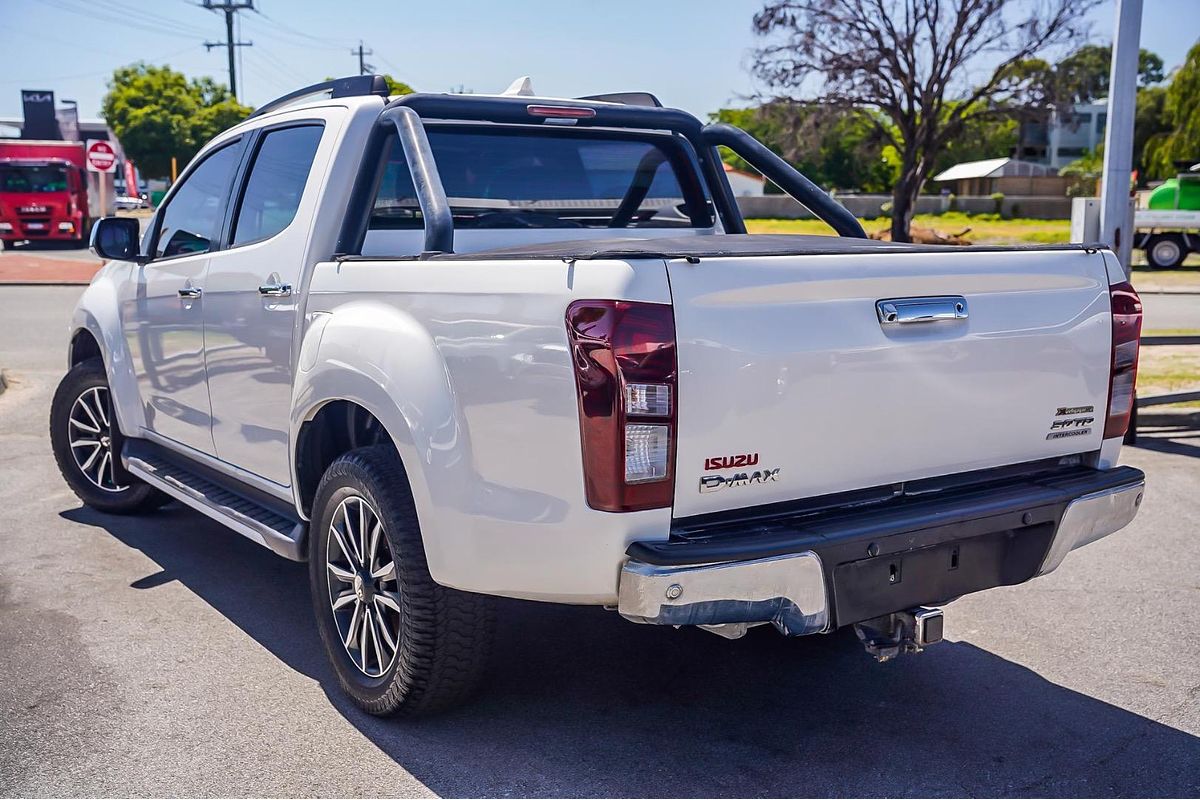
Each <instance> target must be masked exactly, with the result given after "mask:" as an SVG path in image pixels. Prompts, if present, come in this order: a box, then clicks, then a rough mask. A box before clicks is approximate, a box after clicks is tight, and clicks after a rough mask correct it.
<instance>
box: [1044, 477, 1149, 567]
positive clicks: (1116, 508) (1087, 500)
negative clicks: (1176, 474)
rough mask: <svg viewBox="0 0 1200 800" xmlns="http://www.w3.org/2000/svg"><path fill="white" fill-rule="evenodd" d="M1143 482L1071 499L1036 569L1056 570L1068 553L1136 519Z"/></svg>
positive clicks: (1142, 491)
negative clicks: (1040, 563)
mask: <svg viewBox="0 0 1200 800" xmlns="http://www.w3.org/2000/svg"><path fill="white" fill-rule="evenodd" d="M1145 489H1146V482H1145V481H1138V482H1137V483H1133V484H1129V485H1128V486H1121V487H1118V488H1116V489H1106V490H1105V491H1102V492H1096V493H1095V494H1089V495H1084V496H1083V497H1080V498H1078V499H1076V500H1072V501H1071V502H1070V504H1069V505H1067V510H1066V511H1064V512H1063V516H1062V520H1061V521H1060V522H1059V523H1058V530H1057V531H1056V532H1055V534H1054V541H1052V542H1051V543H1050V549H1049V550H1048V551H1047V552H1046V558H1045V559H1043V561H1042V566H1041V567H1040V568H1039V569H1038V575H1045V574H1046V573H1048V572H1053V571H1054V570H1056V569H1058V565H1059V564H1061V563H1062V561H1063V559H1064V558H1066V556H1067V553H1069V552H1071V551H1072V550H1075V549H1076V548H1079V547H1083V546H1084V545H1085V544H1091V543H1092V542H1094V541H1096V540H1097V539H1103V538H1104V537H1105V536H1108V535H1109V534H1110V533H1116V532H1117V531H1119V530H1121V528H1124V527H1125V526H1126V525H1128V524H1129V523H1130V522H1132V521H1133V518H1134V517H1135V516H1137V512H1138V508H1139V507H1141V504H1142V494H1143V493H1144V492H1145Z"/></svg>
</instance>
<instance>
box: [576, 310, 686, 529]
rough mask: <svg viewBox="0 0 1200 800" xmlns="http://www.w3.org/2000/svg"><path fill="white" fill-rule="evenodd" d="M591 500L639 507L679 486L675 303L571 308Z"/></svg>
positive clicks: (657, 503) (657, 502) (608, 506)
mask: <svg viewBox="0 0 1200 800" xmlns="http://www.w3.org/2000/svg"><path fill="white" fill-rule="evenodd" d="M567 336H568V337H569V339H570V341H571V359H572V361H573V362H574V366H575V385H576V387H577V389H578V391H579V427H580V435H581V438H582V442H583V474H584V484H585V487H586V490H587V500H588V505H589V506H591V507H592V508H595V509H599V510H601V511H640V510H642V509H647V508H663V507H665V506H669V505H671V502H672V496H673V495H674V490H675V476H674V472H675V428H676V426H675V419H676V409H677V408H678V406H679V397H678V395H677V393H676V388H677V387H676V380H675V318H674V316H673V315H672V313H671V307H670V306H668V305H661V304H658V303H633V302H625V301H619V300H580V301H578V302H575V303H572V304H571V305H570V306H569V307H568V308H567Z"/></svg>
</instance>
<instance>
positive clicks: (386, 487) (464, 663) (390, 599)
mask: <svg viewBox="0 0 1200 800" xmlns="http://www.w3.org/2000/svg"><path fill="white" fill-rule="evenodd" d="M360 514H361V515H362V516H359V515H360ZM312 520H313V522H312V527H311V528H310V533H309V537H308V539H309V586H310V589H311V592H312V600H313V611H314V613H315V614H316V618H317V628H318V630H319V632H320V635H321V641H322V643H323V644H324V646H325V651H326V654H327V655H328V656H329V659H330V662H331V663H332V665H333V669H334V672H335V674H336V675H337V679H338V683H339V684H340V685H341V687H342V689H343V690H344V691H345V692H346V694H347V695H349V697H350V699H351V700H352V701H353V702H354V704H355V705H357V706H358V707H359V708H361V709H363V710H364V711H366V712H367V713H370V714H375V715H377V716H392V715H402V716H408V717H415V716H422V715H426V714H431V713H435V712H437V711H442V710H444V709H447V708H450V707H451V706H454V705H457V704H459V703H461V702H462V701H464V700H465V699H466V698H467V697H468V696H469V695H470V694H471V693H472V692H473V691H474V689H475V688H476V687H477V686H478V684H479V682H480V681H481V679H482V678H483V675H484V672H485V669H486V666H487V662H488V656H489V654H490V650H491V640H492V633H493V624H492V623H493V612H492V603H491V601H490V598H487V597H485V596H483V595H478V594H471V593H468V592H460V591H457V590H455V589H449V588H446V587H444V586H439V585H438V584H437V583H435V582H434V580H433V578H431V577H430V575H429V567H428V566H427V564H426V561H425V547H424V545H423V544H422V541H421V529H420V525H419V524H418V521H417V514H416V508H415V506H414V504H413V499H412V492H411V491H410V490H409V485H408V479H407V477H406V475H405V472H404V466H403V465H402V464H401V463H400V458H399V456H398V455H397V454H396V452H395V450H393V449H392V448H391V447H390V446H388V445H376V446H373V447H365V448H361V449H358V450H352V451H351V452H349V453H346V454H345V455H343V456H341V457H340V458H338V459H337V460H336V461H334V462H333V464H331V465H330V467H329V469H327V470H326V471H325V474H324V476H322V478H321V483H320V485H319V486H318V487H317V492H316V497H315V499H314V501H313V513H312ZM364 522H365V524H364ZM376 522H378V523H379V526H381V530H382V534H383V535H382V536H381V537H380V536H378V534H377V533H376V535H375V536H374V537H372V536H371V532H374V531H377V526H376V524H375V523H376ZM335 523H336V530H335ZM361 531H366V532H367V533H365V534H362V533H360V532H361ZM372 543H374V544H372ZM385 546H386V548H388V549H389V550H390V552H386V553H385V552H384V549H383V548H384V547H385ZM362 551H365V552H366V553H368V555H367V556H366V557H365V558H363V557H362V556H361V554H360V553H361V552H362ZM388 558H390V559H391V561H390V563H391V564H392V565H393V569H392V570H391V571H390V573H389V571H388V570H387V563H388V562H387V561H385V559H388ZM348 575H354V576H356V577H354V578H353V579H349V578H348V577H347V576H348ZM338 603H341V604H342V605H341V606H340V609H338V608H337V604H338ZM335 609H337V610H335ZM356 619H357V620H359V623H360V624H358V625H357V627H356V623H355V620H356ZM389 640H390V641H389ZM393 645H394V646H393ZM385 662H386V663H385Z"/></svg>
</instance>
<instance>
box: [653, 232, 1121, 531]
mask: <svg viewBox="0 0 1200 800" xmlns="http://www.w3.org/2000/svg"><path fill="white" fill-rule="evenodd" d="M667 269H668V274H669V276H670V283H671V295H672V302H673V304H674V308H675V326H676V337H677V342H678V360H679V408H678V415H679V417H678V419H679V422H678V425H679V427H678V442H677V454H676V482H675V506H674V513H675V516H677V517H685V516H691V515H694V514H703V513H709V512H715V511H724V510H728V509H736V508H741V507H747V506H757V505H762V504H764V503H774V502H781V501H786V500H793V499H798V498H804V497H812V496H817V495H823V494H830V493H834V492H841V491H848V490H852V489H861V488H867V487H874V486H882V485H887V484H894V483H901V482H904V481H909V480H916V479H919V478H928V477H934V476H938V475H949V474H954V473H959V472H965V471H969V470H975V469H984V468H988V467H996V466H1002V465H1006V464H1015V463H1020V462H1024V461H1032V460H1036V459H1042V458H1048V457H1053V456H1061V455H1068V454H1072V453H1081V452H1089V451H1093V450H1097V449H1099V447H1100V443H1101V436H1102V434H1103V430H1104V414H1105V410H1106V403H1107V396H1108V379H1109V367H1110V361H1111V355H1110V351H1109V348H1110V339H1111V335H1112V334H1111V324H1110V316H1111V312H1110V300H1109V294H1108V278H1107V275H1106V272H1105V266H1104V260H1103V256H1102V255H1100V254H1099V253H1094V252H1093V253H1088V252H1084V251H1081V250H1063V251H1053V250H1050V251H1048V250H1038V251H1025V252H1021V251H1011V252H1003V251H1001V252H977V253H972V252H970V251H964V250H951V251H948V252H946V253H928V252H921V253H896V252H890V253H879V254H848V255H810V256H804V255H796V256H770V257H718V258H702V259H700V261H699V263H688V262H687V261H684V260H672V261H668V264H667ZM935 296H936V297H951V298H957V297H961V298H962V299H963V301H964V303H965V308H964V309H963V312H964V313H963V314H961V315H959V316H960V318H959V319H950V320H945V321H939V322H919V323H915V324H896V323H888V322H884V321H882V320H881V318H880V314H879V312H878V311H877V307H876V306H877V303H878V302H879V301H881V300H897V299H905V298H925V297H935ZM951 308H953V305H952V306H951ZM1089 420H1091V421H1089Z"/></svg>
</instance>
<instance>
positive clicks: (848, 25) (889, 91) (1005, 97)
mask: <svg viewBox="0 0 1200 800" xmlns="http://www.w3.org/2000/svg"><path fill="white" fill-rule="evenodd" d="M1099 2H1100V0H767V2H766V3H765V5H764V6H763V8H762V10H761V11H759V12H758V13H757V14H755V15H754V30H755V32H756V33H757V34H758V35H759V36H760V37H762V39H763V42H764V43H763V45H762V46H761V47H760V48H758V49H757V50H756V51H755V54H754V63H753V68H752V69H753V72H754V74H755V75H756V77H758V78H759V79H760V80H761V81H762V82H763V83H764V84H765V85H766V86H768V87H769V88H770V91H771V96H772V97H774V98H775V99H780V100H786V101H788V102H793V103H800V104H809V105H811V104H817V105H819V106H822V107H826V108H830V109H836V110H840V111H841V112H852V113H858V114H862V115H863V116H864V117H865V118H866V119H868V120H870V122H871V125H872V127H873V129H874V130H875V132H876V135H877V136H878V137H879V138H880V139H881V140H883V141H888V142H889V143H891V144H893V145H894V146H895V147H896V149H897V150H898V151H899V152H900V154H901V159H902V164H901V171H900V177H899V179H898V180H897V182H896V187H895V190H894V191H893V212H892V237H893V239H895V240H896V241H904V240H907V238H908V229H909V226H910V224H911V221H912V213H913V209H914V208H915V205H916V199H917V196H918V195H919V193H920V191H921V189H922V187H923V186H924V183H925V180H926V179H927V178H928V175H929V170H930V168H931V166H932V164H933V161H934V158H935V157H936V156H937V154H938V152H939V151H940V150H941V149H942V148H944V147H945V146H946V144H947V143H948V142H950V141H951V140H953V138H954V137H956V136H958V135H959V134H961V133H962V131H963V130H964V128H965V126H966V125H967V124H968V123H969V122H971V121H973V120H979V119H984V118H987V117H989V116H998V115H999V114H1001V113H1006V112H1007V113H1011V111H1012V109H1013V108H1014V107H1020V106H1021V105H1022V104H1029V103H1031V102H1033V101H1036V100H1037V99H1038V98H1036V97H1035V96H1034V89H1035V85H1036V82H1035V81H1034V80H1033V79H1032V77H1031V75H1030V74H1024V75H1021V74H1018V71H1017V70H1014V66H1015V65H1018V64H1022V63H1023V62H1026V61H1028V60H1030V59H1032V58H1035V57H1036V56H1037V55H1038V54H1040V53H1043V52H1045V51H1047V50H1050V49H1053V48H1055V47H1058V46H1060V45H1063V44H1067V43H1078V41H1079V39H1080V38H1081V37H1082V36H1083V34H1084V32H1085V28H1084V25H1085V23H1084V21H1083V20H1084V17H1085V15H1086V12H1087V11H1088V10H1089V9H1090V8H1092V7H1093V6H1095V5H1097V4H1098V3H1099ZM978 75H982V76H983V77H973V76H978Z"/></svg>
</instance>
